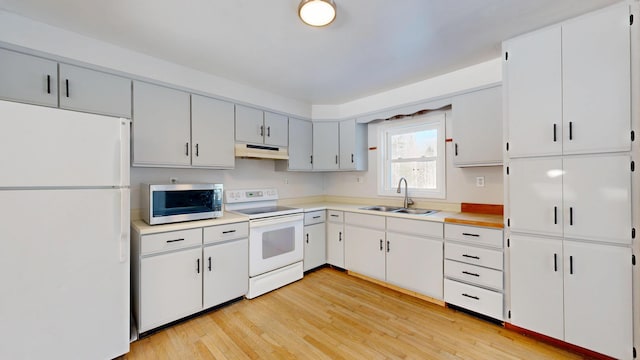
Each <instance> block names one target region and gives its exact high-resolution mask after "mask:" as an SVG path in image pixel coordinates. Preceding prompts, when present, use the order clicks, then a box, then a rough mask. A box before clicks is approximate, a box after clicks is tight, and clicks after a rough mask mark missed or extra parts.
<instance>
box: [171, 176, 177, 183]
mask: <svg viewBox="0 0 640 360" xmlns="http://www.w3.org/2000/svg"><path fill="white" fill-rule="evenodd" d="M177 183H178V178H175V177H170V178H169V184H177Z"/></svg>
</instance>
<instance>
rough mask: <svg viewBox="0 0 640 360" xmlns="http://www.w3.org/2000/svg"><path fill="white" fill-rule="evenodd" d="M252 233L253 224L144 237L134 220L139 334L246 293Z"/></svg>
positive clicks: (134, 287)
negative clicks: (249, 235) (250, 227)
mask: <svg viewBox="0 0 640 360" xmlns="http://www.w3.org/2000/svg"><path fill="white" fill-rule="evenodd" d="M144 226H145V227H148V226H146V225H144ZM248 234H249V225H248V223H247V222H240V223H232V224H225V225H218V226H210V227H206V228H201V227H199V228H193V229H187V230H179V231H168V232H162V233H148V234H144V235H141V234H140V227H138V226H136V225H135V223H134V226H132V242H131V243H132V257H131V260H132V267H131V273H132V294H133V312H134V317H135V319H136V323H137V326H138V332H140V333H143V332H147V331H149V330H152V329H154V328H156V327H159V326H162V325H165V324H168V323H170V322H172V321H175V320H179V319H181V318H183V317H186V316H189V315H192V314H194V313H197V312H199V311H201V310H204V309H207V308H210V307H212V306H216V305H219V304H222V303H224V302H227V301H229V300H232V299H235V298H238V297H241V296H243V295H245V294H246V292H247V288H248V284H249V260H248V259H249V252H248ZM203 244H204V247H203Z"/></svg>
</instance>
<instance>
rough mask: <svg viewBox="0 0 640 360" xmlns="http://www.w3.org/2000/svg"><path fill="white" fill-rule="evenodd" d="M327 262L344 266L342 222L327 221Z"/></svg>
mask: <svg viewBox="0 0 640 360" xmlns="http://www.w3.org/2000/svg"><path fill="white" fill-rule="evenodd" d="M327 263H329V264H331V265H333V266H338V267H341V268H344V224H343V223H335V222H328V223H327Z"/></svg>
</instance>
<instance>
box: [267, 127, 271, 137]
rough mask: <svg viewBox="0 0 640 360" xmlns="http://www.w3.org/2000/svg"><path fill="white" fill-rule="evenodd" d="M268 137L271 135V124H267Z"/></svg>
mask: <svg viewBox="0 0 640 360" xmlns="http://www.w3.org/2000/svg"><path fill="white" fill-rule="evenodd" d="M267 137H271V126H267Z"/></svg>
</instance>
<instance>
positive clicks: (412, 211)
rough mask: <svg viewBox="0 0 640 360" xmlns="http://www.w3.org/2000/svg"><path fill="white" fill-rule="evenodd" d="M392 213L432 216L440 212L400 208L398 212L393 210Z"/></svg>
mask: <svg viewBox="0 0 640 360" xmlns="http://www.w3.org/2000/svg"><path fill="white" fill-rule="evenodd" d="M391 212H394V213H399V214H411V215H430V214H434V213H437V212H438V210H429V209H404V208H400V209H398V210H393V211H391Z"/></svg>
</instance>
